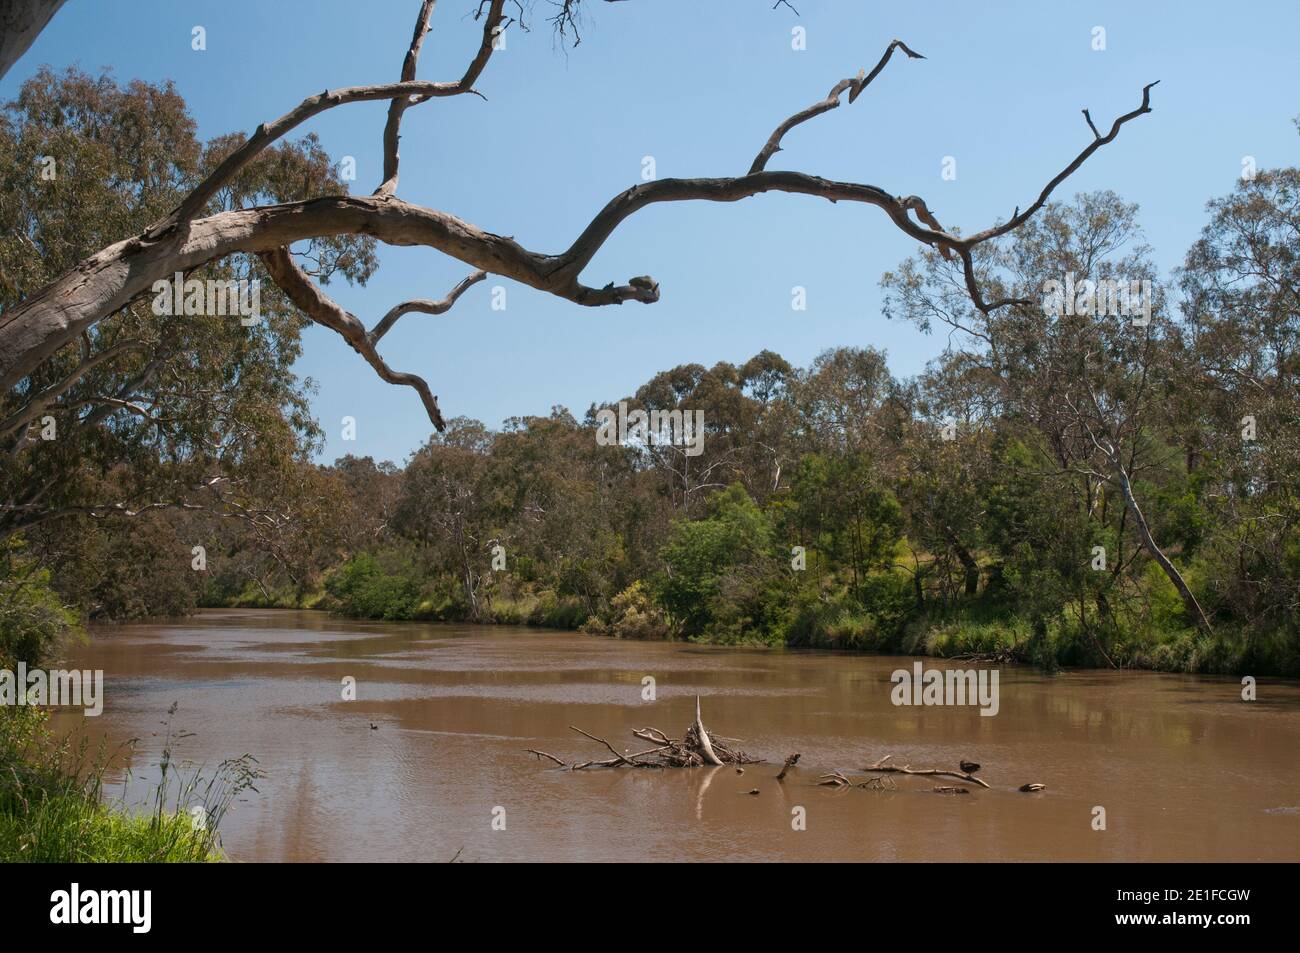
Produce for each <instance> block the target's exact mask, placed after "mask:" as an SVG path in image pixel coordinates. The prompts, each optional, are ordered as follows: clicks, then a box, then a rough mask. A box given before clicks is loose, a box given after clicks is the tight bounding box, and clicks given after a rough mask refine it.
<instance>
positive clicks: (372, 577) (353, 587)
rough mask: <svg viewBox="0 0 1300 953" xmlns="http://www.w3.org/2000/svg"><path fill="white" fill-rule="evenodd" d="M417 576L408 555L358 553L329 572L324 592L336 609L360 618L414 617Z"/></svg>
mask: <svg viewBox="0 0 1300 953" xmlns="http://www.w3.org/2000/svg"><path fill="white" fill-rule="evenodd" d="M420 589H421V582H420V575H419V573H418V571H417V569H416V567H415V564H414V562H413V560H412V559H411V558H410V556H408V555H406V554H404V553H400V552H396V551H393V550H385V551H384V552H382V553H380V554H379V555H378V556H376V555H374V554H372V553H359V554H357V555H356V556H353V557H352V558H351V559H349V560H348V561H347V562H345V563H344V564H343V565H342V566H340V567H339V568H338V569H336V570H335V571H334V572H333V573H331V574H330V575H329V576H328V577H327V578H326V580H325V591H326V592H328V593H329V594H330V596H331V597H333V599H334V605H335V608H337V609H338V611H340V612H342V613H343V614H344V615H348V616H352V617H354V618H360V619H387V620H389V621H396V620H402V619H412V618H415V615H416V612H417V610H418V609H419V606H420V598H421V594H420Z"/></svg>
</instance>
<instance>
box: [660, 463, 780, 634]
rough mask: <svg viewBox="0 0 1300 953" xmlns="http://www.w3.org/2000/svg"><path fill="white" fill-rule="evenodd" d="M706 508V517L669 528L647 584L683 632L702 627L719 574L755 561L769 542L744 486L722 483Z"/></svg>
mask: <svg viewBox="0 0 1300 953" xmlns="http://www.w3.org/2000/svg"><path fill="white" fill-rule="evenodd" d="M710 509H711V513H710V515H709V516H708V518H706V519H702V520H688V521H681V522H678V523H676V524H675V525H674V526H673V529H672V533H671V534H670V536H669V538H668V542H667V544H666V545H665V546H664V548H663V550H662V551H661V553H660V556H661V558H662V559H663V562H664V566H665V569H664V571H663V573H661V574H660V575H659V576H658V577H657V578H656V579H655V581H654V583H653V591H654V596H655V601H656V602H657V603H658V604H659V605H660V606H661V607H663V609H664V611H665V612H666V613H667V614H668V617H669V618H670V619H671V620H672V621H673V623H674V625H675V626H676V627H677V628H678V629H679V631H680V632H681V633H682V634H683V635H686V636H694V635H700V634H702V633H704V632H705V630H706V629H707V628H708V626H709V624H710V622H711V620H712V617H713V602H714V599H715V597H717V596H718V594H719V591H720V584H721V581H722V578H723V576H724V574H725V573H727V571H728V570H733V569H736V568H738V567H744V566H747V565H751V564H753V563H755V562H756V561H758V560H760V559H761V558H762V557H763V556H764V555H765V554H766V552H767V550H768V548H769V547H770V545H771V538H772V524H771V521H770V519H769V518H768V517H767V516H766V515H765V514H764V513H763V511H762V510H760V509H759V508H758V505H757V504H756V503H755V502H754V500H753V499H752V498H751V497H750V495H749V494H748V493H747V492H746V491H745V489H744V487H742V486H740V485H738V484H736V485H732V486H730V487H728V488H727V489H726V490H724V491H722V492H721V493H719V494H718V495H717V496H715V497H714V498H713V500H712V501H711V506H710Z"/></svg>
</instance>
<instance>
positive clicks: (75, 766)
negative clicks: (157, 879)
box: [0, 705, 263, 863]
mask: <svg viewBox="0 0 1300 953" xmlns="http://www.w3.org/2000/svg"><path fill="white" fill-rule="evenodd" d="M175 711H176V706H175V705H173V706H172V708H171V709H170V710H169V712H168V721H167V725H168V727H167V732H166V735H165V738H164V741H163V751H162V757H161V759H160V763H159V780H158V782H157V784H156V785H155V787H154V792H153V797H152V800H151V803H150V804H147V805H137V806H134V807H132V806H130V805H125V804H120V803H109V802H107V801H106V800H105V798H104V775H105V772H106V771H107V769H108V766H109V764H110V762H111V760H112V755H111V753H110V752H107V751H105V750H104V749H103V748H102V747H101V748H100V749H99V750H98V751H96V752H90V751H89V749H88V746H87V745H86V743H85V741H84V739H83V741H82V742H81V743H80V744H79V745H75V746H74V745H73V744H72V743H71V742H70V740H69V739H62V740H58V739H55V738H54V737H53V736H52V735H51V733H50V731H49V728H48V715H47V714H46V713H45V712H44V711H43V710H42V709H39V708H32V707H27V706H23V707H12V708H4V709H0V863H196V862H197V863H203V862H213V861H220V860H223V859H224V855H223V853H222V850H221V845H220V839H219V836H218V828H219V826H220V824H221V821H222V819H223V818H224V816H225V814H226V811H227V810H228V809H229V807H230V805H231V804H232V803H233V802H234V800H235V799H236V798H237V797H239V796H240V794H242V793H243V792H244V791H247V790H256V789H255V787H254V784H255V783H256V781H257V780H258V779H259V778H261V777H262V776H263V775H262V773H261V772H260V771H259V770H258V769H257V767H256V762H255V761H254V760H253V759H252V758H250V757H248V756H247V755H245V756H244V757H242V758H235V759H231V760H228V761H224V762H222V763H221V764H220V765H218V766H217V767H216V769H215V770H213V771H212V772H211V773H209V774H207V775H204V774H202V773H201V772H200V771H199V770H198V769H182V768H181V767H180V766H179V765H178V764H177V763H176V762H175V760H174V758H173V751H172V749H173V745H174V744H175V742H176V741H178V740H179V739H180V738H181V737H183V735H182V734H181V733H177V734H173V732H172V730H171V727H170V716H171V715H172V714H174V713H175ZM194 808H201V809H202V811H203V818H204V823H203V824H201V825H198V824H195V823H194V820H193V815H192V813H191V811H192V810H193V809H194Z"/></svg>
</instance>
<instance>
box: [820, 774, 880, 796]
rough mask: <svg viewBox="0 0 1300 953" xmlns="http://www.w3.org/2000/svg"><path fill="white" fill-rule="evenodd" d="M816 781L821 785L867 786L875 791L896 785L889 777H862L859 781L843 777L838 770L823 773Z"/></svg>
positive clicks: (837, 786)
mask: <svg viewBox="0 0 1300 953" xmlns="http://www.w3.org/2000/svg"><path fill="white" fill-rule="evenodd" d="M817 783H818V784H819V785H821V786H822V787H832V788H869V789H871V790H876V791H892V790H894V788H895V787H897V785H895V784H894V782H893V781H891V780H890V779H889V778H864V779H862V780H861V781H854V780H853V779H852V778H847V777H845V776H844V775H843V774H842V773H841V772H839V771H832V772H831V773H830V774H823V775H822V776H821V777H820V778H819V779H818V781H817Z"/></svg>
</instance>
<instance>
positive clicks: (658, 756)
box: [527, 695, 784, 774]
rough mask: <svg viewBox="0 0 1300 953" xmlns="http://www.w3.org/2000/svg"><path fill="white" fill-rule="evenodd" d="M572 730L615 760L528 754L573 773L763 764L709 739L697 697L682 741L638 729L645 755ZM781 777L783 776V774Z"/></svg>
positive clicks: (723, 741) (722, 741)
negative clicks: (570, 760) (573, 759)
mask: <svg viewBox="0 0 1300 953" xmlns="http://www.w3.org/2000/svg"><path fill="white" fill-rule="evenodd" d="M569 728H570V729H571V730H573V731H576V732H577V733H578V734H580V735H582V736H583V737H584V738H590V739H591V740H592V741H594V742H596V743H597V744H600V745H604V746H605V748H606V749H607V750H608V751H609V753H610V754H612V755H613V757H612V758H604V759H602V760H599V761H576V762H574V763H572V764H569V763H568V762H566V761H564V760H562V759H560V758H557V757H556V756H555V755H553V754H550V753H549V752H546V751H538V750H537V749H535V748H528V749H527V751H528V753H529V754H531V755H535V756H536V757H537V758H538V759H541V758H546V759H548V760H550V761H554V762H555V763H556V764H557V765H559V766H560V767H562V768H569V769H570V770H572V771H582V770H584V769H586V768H618V767H628V768H691V767H698V766H700V765H714V766H717V765H723V764H735V765H741V764H757V763H758V762H760V761H761V760H763V759H762V758H751V757H750V756H749V755H747V754H745V752H744V751H742V750H740V749H739V748H737V747H733V745H732V744H729V743H728V742H735V741H736V739H735V738H726V739H724V738H722V736H720V735H713V736H710V735H709V732H708V731H707V729H705V727H704V720H703V718H702V717H701V716H700V698H699V696H698V695H697V696H696V697H695V721H694V723H693V724H692V725H691V726H690V727H689V728H687V729H686V733H685V734H684V735H683V736H682V737H681V738H680V739H678V738H669V737H668V736H667V735H666V734H664V733H663V732H662V731H660V730H659V729H658V728H638V729H637V730H635V731H633V732H632V734H633V736H634V737H636V738H639V739H641V740H642V741H648V742H649V743H650V744H651V745H653V746H654V747H651V748H646V749H645V750H644V751H637V752H635V753H627V752H624V753H621V754H620V753H619V751H618V749H616V748H615V747H614V746H613V745H611V744H610V743H609V742H608V741H606V740H605V739H604V738H598V737H596V736H595V735H592V734H588V733H587V732H585V731H583V730H582V729H581V728H578V727H576V726H574V725H570V726H569ZM782 773H783V774H784V772H782Z"/></svg>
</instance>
